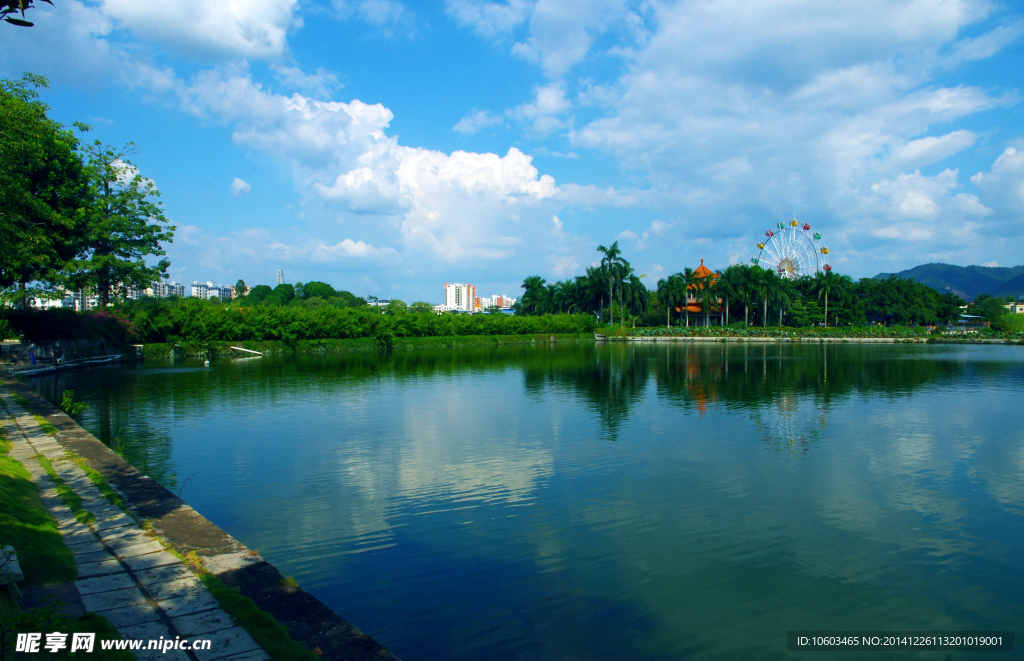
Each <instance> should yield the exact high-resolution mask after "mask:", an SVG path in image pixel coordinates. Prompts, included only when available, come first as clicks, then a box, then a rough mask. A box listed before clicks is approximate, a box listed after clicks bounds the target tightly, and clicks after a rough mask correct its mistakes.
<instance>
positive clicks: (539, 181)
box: [183, 71, 559, 260]
mask: <svg viewBox="0 0 1024 661" xmlns="http://www.w3.org/2000/svg"><path fill="white" fill-rule="evenodd" d="M183 105H184V107H185V108H186V109H188V110H189V111H191V112H193V113H196V114H200V115H211V116H213V117H216V118H219V119H221V120H224V121H228V122H231V123H232V124H233V126H234V132H233V137H234V140H235V141H236V142H238V143H240V144H244V145H247V146H251V147H254V148H256V149H259V150H261V151H263V152H265V153H267V154H269V155H270V156H272V157H274V158H275V159H278V160H279V161H281V162H283V163H285V164H287V165H289V166H290V168H291V170H292V173H293V176H294V178H295V181H296V184H297V185H298V186H299V188H300V189H301V190H303V191H305V193H306V194H307V195H310V196H315V197H317V198H320V199H322V200H324V201H326V202H328V203H330V204H336V205H339V206H340V207H342V208H344V209H346V210H348V211H351V212H355V213H359V214H376V215H385V216H388V215H390V216H394V217H396V218H397V223H398V226H399V229H400V232H401V235H402V238H403V242H404V245H405V247H406V248H414V249H416V250H419V251H426V253H427V254H432V255H435V256H436V257H440V258H442V259H445V260H458V259H464V258H484V259H486V258H499V257H504V256H508V255H510V254H511V249H512V248H513V247H514V246H515V245H517V244H518V243H519V242H520V241H521V239H520V238H519V236H518V230H517V229H516V225H517V224H518V222H519V220H520V213H521V212H522V211H523V210H525V209H529V208H531V207H534V206H536V205H537V204H539V203H540V202H543V201H544V200H547V199H549V198H552V197H554V196H555V195H556V194H557V193H558V192H559V190H558V188H557V187H556V186H555V181H554V179H552V178H551V177H550V176H548V175H543V176H542V175H540V173H539V172H538V171H537V168H536V167H534V166H533V164H532V162H531V161H532V159H531V158H530V157H529V156H527V155H525V154H523V153H522V152H521V151H519V150H518V149H515V148H512V149H510V150H509V151H508V153H507V154H506V155H505V156H498V155H497V154H489V153H487V154H478V153H472V152H464V151H456V152H454V153H452V154H445V153H443V152H439V151H434V150H429V149H423V148H411V147H405V146H403V145H400V144H398V140H397V138H394V137H391V136H388V135H387V134H386V132H385V129H386V128H387V127H388V125H389V123H390V122H391V119H392V114H391V111H389V110H388V109H387V108H385V107H383V106H382V105H380V104H375V105H368V104H365V103H362V102H360V101H358V100H353V101H351V102H350V103H341V102H334V101H318V100H315V99H310V98H307V97H304V96H302V95H301V94H297V93H296V94H292V95H291V96H283V95H278V94H273V93H270V92H267V91H265V90H263V89H262V88H261V86H259V85H258V84H256V83H254V82H253V81H252V80H251V79H250V78H249V77H248V76H242V75H237V74H231V73H229V72H226V71H223V72H205V73H203V74H201V75H199V76H198V77H197V78H196V81H195V83H194V84H193V85H192V86H191V87H190V88H189V89H188V90H186V91H185V92H184V94H183Z"/></svg>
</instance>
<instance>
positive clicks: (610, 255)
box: [597, 241, 623, 323]
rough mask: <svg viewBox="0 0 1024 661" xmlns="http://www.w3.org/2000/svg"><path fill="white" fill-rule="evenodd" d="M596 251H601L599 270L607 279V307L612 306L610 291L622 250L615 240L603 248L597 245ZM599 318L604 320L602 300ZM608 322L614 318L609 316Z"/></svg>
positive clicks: (611, 321) (613, 320)
mask: <svg viewBox="0 0 1024 661" xmlns="http://www.w3.org/2000/svg"><path fill="white" fill-rule="evenodd" d="M597 252H599V253H601V270H602V273H603V275H604V277H605V279H606V280H607V281H608V308H609V309H610V308H611V306H612V300H613V297H612V292H613V290H614V288H615V276H616V268H615V267H616V266H618V265H619V264H620V263H622V261H623V260H622V251H621V250H619V242H618V241H616V242H615V243H613V244H612V245H611V246H609V247H607V248H605V247H604V246H598V247H597ZM599 316H600V317H601V320H602V321H604V302H603V301H602V303H601V308H600V312H599ZM610 323H615V319H614V318H611V319H610Z"/></svg>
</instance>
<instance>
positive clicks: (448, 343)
mask: <svg viewBox="0 0 1024 661" xmlns="http://www.w3.org/2000/svg"><path fill="white" fill-rule="evenodd" d="M552 340H553V341H556V342H592V341H593V340H594V334H593V333H555V334H549V333H544V334H535V335H449V336H443V337H394V338H390V345H389V344H388V343H386V342H381V340H380V339H379V338H375V337H357V338H344V339H337V340H298V341H296V342H293V343H292V342H285V341H283V340H264V341H261V342H257V341H252V340H250V341H242V342H180V343H176V344H171V343H168V342H161V343H153V344H146V345H143V355H144V356H145V357H147V358H152V357H158V356H168V355H170V354H171V353H172V352H173V353H176V354H179V355H185V356H205V357H207V358H210V357H216V356H223V355H230V354H234V355H240V354H239V352H236V351H232V350H231V347H242V348H243V349H250V350H252V351H259V352H261V353H293V352H298V353H338V352H345V351H381V350H383V349H388V348H390V349H418V348H444V347H471V346H499V345H506V344H536V343H543V342H551V341H552Z"/></svg>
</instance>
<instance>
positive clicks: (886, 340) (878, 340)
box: [596, 335, 1024, 344]
mask: <svg viewBox="0 0 1024 661" xmlns="http://www.w3.org/2000/svg"><path fill="white" fill-rule="evenodd" d="M596 337H597V340H598V341H599V342H750V343H758V342H761V343H765V342H767V343H778V342H783V343H800V344H1024V340H1011V339H989V338H964V337H800V336H793V337H765V336H739V335H735V336H733V335H728V336H706V335H705V336H702V335H670V336H663V337H642V336H641V337H637V336H632V335H630V336H622V335H618V336H605V335H597V336H596Z"/></svg>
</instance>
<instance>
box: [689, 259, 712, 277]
mask: <svg viewBox="0 0 1024 661" xmlns="http://www.w3.org/2000/svg"><path fill="white" fill-rule="evenodd" d="M693 275H694V276H696V277H698V278H706V277H708V276H709V275H713V276H715V278H717V277H718V274H716V273H714V272H713V271H712V270H711V269H709V268H708V267H706V266H704V259H703V258H701V260H700V266H698V267H697V270H696V271H694V272H693Z"/></svg>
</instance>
